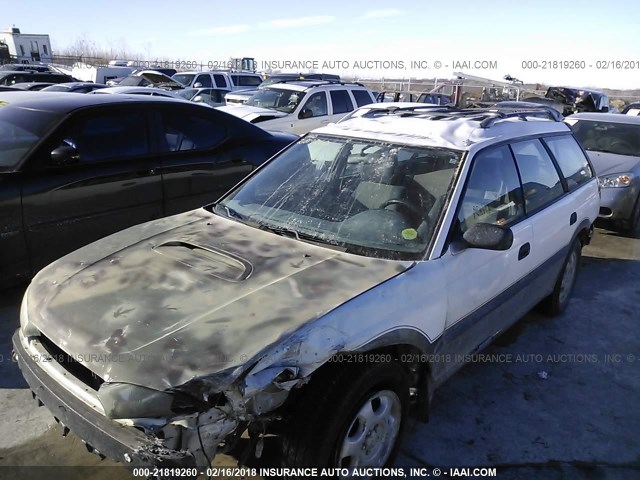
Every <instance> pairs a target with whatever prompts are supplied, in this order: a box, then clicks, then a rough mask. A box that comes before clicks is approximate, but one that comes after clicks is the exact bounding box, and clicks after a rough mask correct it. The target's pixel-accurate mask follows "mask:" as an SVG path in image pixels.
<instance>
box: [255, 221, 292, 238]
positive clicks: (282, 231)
mask: <svg viewBox="0 0 640 480" xmlns="http://www.w3.org/2000/svg"><path fill="white" fill-rule="evenodd" d="M258 228H259V229H260V230H267V231H269V232H272V233H275V234H277V235H282V236H285V237H293V238H295V239H296V240H300V234H299V233H298V232H297V231H295V230H293V229H291V228H285V227H276V226H274V225H269V224H267V223H260V224H259V225H258Z"/></svg>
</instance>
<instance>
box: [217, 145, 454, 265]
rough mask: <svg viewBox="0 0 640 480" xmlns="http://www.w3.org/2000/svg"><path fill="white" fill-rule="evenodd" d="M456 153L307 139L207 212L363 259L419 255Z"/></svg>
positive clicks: (431, 230) (443, 201)
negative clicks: (326, 246)
mask: <svg viewBox="0 0 640 480" xmlns="http://www.w3.org/2000/svg"><path fill="white" fill-rule="evenodd" d="M461 158H462V152H461V151H456V150H450V149H446V148H436V147H414V146H408V145H400V144H390V143H384V142H379V141H373V140H360V139H349V138H343V137H335V136H326V135H324V136H323V135H308V136H307V137H305V138H304V139H302V140H300V141H299V142H298V143H297V144H295V145H293V146H292V147H290V148H289V149H288V150H286V151H285V152H284V153H282V154H281V155H280V156H279V157H278V158H277V159H276V160H274V161H273V162H271V163H269V164H268V165H267V166H265V167H264V168H263V169H261V170H260V171H259V172H258V173H256V174H255V175H254V176H253V177H251V178H250V179H249V180H248V181H247V182H245V183H244V184H243V185H241V186H240V187H238V188H237V189H236V190H234V191H232V192H231V193H230V194H229V195H228V196H226V197H225V198H224V199H223V200H222V201H221V202H219V203H218V204H217V205H215V206H214V207H213V210H214V212H215V213H217V214H219V215H224V216H228V217H231V218H234V219H236V220H237V221H240V222H243V223H247V224H249V225H253V226H255V227H258V228H264V229H268V230H273V231H276V232H277V233H281V234H284V235H290V236H293V237H296V238H299V239H300V240H306V241H310V242H312V243H314V242H315V243H322V244H328V245H329V246H332V247H333V248H341V249H346V251H348V252H350V253H355V254H359V255H365V256H369V257H378V258H390V259H399V260H414V259H420V258H423V256H424V253H425V251H426V249H427V247H428V246H429V245H430V243H431V240H432V237H433V235H434V231H435V227H436V225H437V223H438V220H439V219H440V214H441V213H442V210H443V206H444V205H445V204H446V198H447V196H448V195H449V192H450V190H451V184H452V181H453V178H454V174H455V172H456V169H457V167H458V165H459V164H460V160H461Z"/></svg>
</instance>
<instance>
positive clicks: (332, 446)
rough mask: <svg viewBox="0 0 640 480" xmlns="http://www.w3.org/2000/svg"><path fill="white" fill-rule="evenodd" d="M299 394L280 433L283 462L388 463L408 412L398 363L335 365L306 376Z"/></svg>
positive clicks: (405, 380)
mask: <svg viewBox="0 0 640 480" xmlns="http://www.w3.org/2000/svg"><path fill="white" fill-rule="evenodd" d="M300 393H301V396H300V397H299V398H297V401H296V402H295V405H296V409H295V411H294V412H293V413H292V415H291V416H290V417H289V422H288V426H287V427H286V430H285V432H284V433H283V435H282V461H283V464H284V465H285V466H287V467H318V468H324V467H327V468H334V467H341V468H350V467H356V466H359V467H366V466H371V467H384V466H389V465H391V464H392V463H393V461H394V459H395V456H396V455H397V453H398V449H399V447H400V441H401V438H402V436H403V433H404V430H405V426H406V424H407V412H408V410H409V381H408V378H407V375H406V373H405V372H404V371H403V370H402V368H401V367H400V366H399V365H397V364H395V363H358V364H354V365H349V366H348V367H347V368H344V365H339V364H336V367H335V368H329V369H327V370H325V371H322V372H319V374H318V376H317V377H316V378H314V377H312V379H311V381H310V382H309V384H308V385H307V386H306V387H304V389H303V391H301V392H300ZM349 446H351V449H349ZM349 450H350V451H351V452H353V454H352V455H350V456H349V455H348V454H347V451H349ZM345 455H346V456H345Z"/></svg>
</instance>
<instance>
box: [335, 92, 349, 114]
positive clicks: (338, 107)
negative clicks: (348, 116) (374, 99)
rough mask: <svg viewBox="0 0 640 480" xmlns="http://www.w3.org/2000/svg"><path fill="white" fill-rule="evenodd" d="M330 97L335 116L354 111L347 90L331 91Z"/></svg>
mask: <svg viewBox="0 0 640 480" xmlns="http://www.w3.org/2000/svg"><path fill="white" fill-rule="evenodd" d="M330 95H331V104H332V105H333V114H334V115H336V114H338V113H348V112H351V111H352V110H353V104H352V103H351V99H350V98H349V94H348V93H347V91H346V90H331V91H330Z"/></svg>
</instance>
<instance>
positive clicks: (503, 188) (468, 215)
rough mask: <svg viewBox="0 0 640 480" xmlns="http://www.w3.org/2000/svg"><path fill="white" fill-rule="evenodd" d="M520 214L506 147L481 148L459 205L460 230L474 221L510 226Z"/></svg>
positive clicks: (513, 168)
mask: <svg viewBox="0 0 640 480" xmlns="http://www.w3.org/2000/svg"><path fill="white" fill-rule="evenodd" d="M523 216H524V205H523V201H522V190H521V187H520V180H519V179H518V171H517V170H516V166H515V163H514V162H513V156H512V155H511V151H510V150H509V147H507V146H503V147H498V148H492V149H489V150H483V151H482V152H480V153H479V154H478V155H476V157H475V160H474V163H473V169H472V171H471V176H470V177H469V181H468V183H467V187H466V190H465V193H464V196H463V200H462V202H461V204H460V210H459V212H458V222H459V225H460V229H461V231H462V233H464V232H466V231H467V230H468V229H469V228H470V227H471V226H472V225H474V224H476V223H491V224H494V225H510V224H513V223H514V222H516V221H517V220H519V219H520V218H522V217H523Z"/></svg>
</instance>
